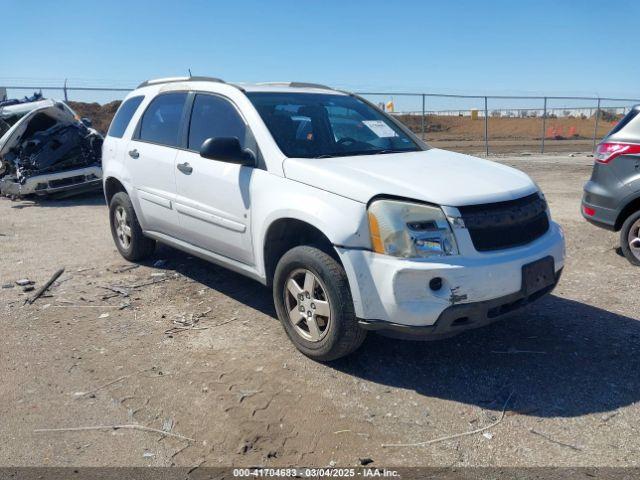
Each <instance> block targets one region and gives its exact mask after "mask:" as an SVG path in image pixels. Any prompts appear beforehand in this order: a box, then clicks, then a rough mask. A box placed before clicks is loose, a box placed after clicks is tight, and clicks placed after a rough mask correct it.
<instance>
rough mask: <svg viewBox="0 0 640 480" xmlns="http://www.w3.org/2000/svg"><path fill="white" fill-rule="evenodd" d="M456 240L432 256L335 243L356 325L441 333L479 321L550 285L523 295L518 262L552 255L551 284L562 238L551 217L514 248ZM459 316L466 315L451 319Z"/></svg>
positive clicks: (522, 302)
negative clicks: (433, 283) (488, 248)
mask: <svg viewBox="0 0 640 480" xmlns="http://www.w3.org/2000/svg"><path fill="white" fill-rule="evenodd" d="M459 244H460V246H461V255H459V256H452V257H445V258H440V259H437V260H431V259H429V260H423V259H421V260H409V259H400V258H394V257H390V256H388V255H380V254H377V253H373V252H370V251H366V250H355V249H347V248H337V251H338V254H339V255H340V258H341V260H342V263H343V265H344V267H345V270H346V272H347V276H348V278H349V284H350V287H351V293H352V297H353V300H354V307H355V311H356V316H357V317H358V318H359V319H360V324H361V326H363V327H364V328H368V329H375V330H381V329H382V330H391V331H395V332H405V333H408V334H410V335H416V334H417V335H418V336H420V335H424V336H448V335H451V334H453V333H457V332H459V331H463V330H466V329H469V328H475V327H479V326H482V325H486V324H488V323H490V322H492V321H494V320H498V319H499V318H502V317H503V316H504V315H506V314H507V313H510V312H511V311H513V310H515V309H516V308H518V307H520V306H524V305H525V304H527V303H530V302H531V301H533V300H535V299H536V298H538V297H539V296H542V294H544V293H548V292H549V291H551V289H552V288H553V287H554V286H555V284H554V285H552V286H551V287H550V288H547V289H546V290H547V291H546V292H542V291H541V292H536V293H534V294H532V295H529V296H525V295H524V294H523V293H521V290H522V267H523V266H524V265H526V264H529V263H532V262H535V261H536V260H539V259H541V258H543V257H546V256H551V257H553V259H554V264H555V274H556V282H557V279H558V278H559V275H560V272H561V270H562V268H563V266H564V254H565V247H564V235H563V233H562V229H561V228H560V226H559V225H557V224H556V223H554V222H551V226H550V228H549V231H548V232H547V233H546V234H544V235H543V236H542V237H540V238H539V239H537V240H535V241H534V242H531V243H530V244H528V245H524V246H522V247H517V248H511V249H506V250H501V251H495V252H484V253H479V252H476V251H475V250H474V249H473V248H472V247H470V240H469V242H467V241H465V240H462V242H459ZM435 277H440V278H441V279H442V288H440V289H439V290H437V291H433V290H431V289H430V288H429V282H430V280H431V279H433V278H435ZM538 293H539V294H540V295H538ZM496 309H497V310H496ZM500 309H502V310H500ZM465 317H466V318H467V320H464V321H458V322H456V320H459V319H463V318H465Z"/></svg>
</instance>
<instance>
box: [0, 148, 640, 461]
mask: <svg viewBox="0 0 640 480" xmlns="http://www.w3.org/2000/svg"><path fill="white" fill-rule="evenodd" d="M496 160H498V161H501V162H504V163H507V164H511V165H514V166H516V167H517V168H520V169H522V170H524V171H526V172H527V173H529V174H530V175H532V176H533V178H534V179H535V180H536V181H537V182H538V183H539V184H540V185H541V186H542V188H543V189H544V191H545V192H546V195H547V198H548V200H549V203H550V206H551V209H552V213H553V216H554V218H555V219H556V220H557V221H559V222H560V223H561V224H562V225H563V227H564V229H565V232H566V235H567V248H568V261H567V264H566V268H565V272H564V275H563V278H562V280H561V283H560V285H559V286H558V288H557V289H556V291H555V292H554V293H553V294H552V295H551V296H549V297H547V298H545V299H544V300H542V301H540V302H539V303H538V304H536V305H535V306H533V307H531V308H529V309H528V310H527V311H524V312H522V313H519V314H518V315H517V316H515V317H514V318H512V319H510V320H509V321H506V322H502V323H498V324H494V325H492V326H489V327H486V328H484V329H481V330H477V331H472V332H468V333H466V334H463V335H461V336H459V337H456V338H452V339H448V340H444V341H439V342H430V343H420V342H403V341H399V340H390V339H386V338H383V337H379V336H377V335H369V337H368V338H367V340H366V342H365V344H364V345H363V348H361V350H359V351H358V352H357V353H356V354H354V355H352V356H351V357H349V358H346V359H343V360H341V361H338V362H334V363H332V364H330V365H323V364H319V363H314V362H313V361H311V360H309V359H307V358H305V357H304V356H302V355H301V354H299V353H297V351H296V350H295V349H294V348H293V347H292V346H291V344H290V343H289V342H288V340H287V339H286V337H285V334H284V332H283V330H282V328H281V326H280V325H279V323H278V321H277V320H276V319H275V317H274V309H273V306H272V303H271V294H270V292H269V291H268V290H267V289H266V288H264V287H262V286H260V285H259V284H257V283H255V282H252V281H251V280H247V279H245V278H243V277H240V276H238V275H236V274H233V273H230V272H228V271H225V270H224V269H222V268H219V267H216V266H212V265H209V264H207V263H205V262H203V261H200V260H198V259H194V258H191V257H189V256H188V255H186V254H183V253H181V252H177V251H175V250H172V249H169V248H166V247H161V248H160V249H159V250H158V252H157V254H156V256H155V258H154V259H153V260H151V261H150V262H148V263H146V264H144V265H140V266H138V265H132V264H128V263H127V262H125V261H124V260H123V259H122V258H121V257H120V256H119V255H118V253H117V251H116V249H115V247H114V245H113V243H112V240H111V237H110V233H109V229H108V222H107V211H106V208H105V206H104V202H103V200H102V198H101V197H99V196H86V197H82V198H76V199H69V200H64V201H41V202H37V203H34V202H31V201H20V202H11V201H9V200H7V199H0V216H1V218H2V222H0V247H1V251H2V261H1V262H0V285H6V284H9V285H10V284H12V283H13V282H15V281H16V280H18V279H20V278H23V277H27V278H30V279H33V280H35V281H36V282H37V283H36V287H38V286H40V285H42V284H43V283H44V282H45V281H46V280H47V279H48V278H49V276H50V275H51V274H52V273H53V272H54V271H55V270H57V269H58V268H60V267H63V266H64V267H65V268H66V271H65V273H64V274H63V275H62V277H60V279H59V281H58V282H56V283H55V284H54V286H53V287H52V289H51V291H50V294H49V296H45V297H42V298H41V299H39V300H38V301H36V302H35V303H34V304H33V305H23V303H24V299H25V298H26V294H25V293H23V292H22V289H21V288H19V287H17V286H14V287H13V288H2V289H0V326H1V328H2V335H3V341H2V342H0V359H1V362H2V365H1V366H2V368H0V465H2V466H9V465H13V466H16V465H38V466H40V465H55V466H68V465H74V466H143V465H155V466H164V465H180V466H191V465H200V464H201V465H204V466H229V465H236V466H249V465H264V466H285V465H315V466H326V465H330V464H331V462H335V464H336V465H340V466H356V465H359V464H360V461H359V459H361V458H365V457H369V458H371V459H373V464H371V466H378V465H384V466H427V465H431V466H435V465H438V466H445V465H447V466H448V465H456V466H471V465H474V466H475V465H482V466H560V465H562V466H629V465H633V466H638V465H640V455H639V453H640V435H639V433H640V432H639V427H638V425H639V420H640V405H639V404H638V400H640V376H639V375H638V371H639V370H640V369H639V367H640V357H639V353H640V348H639V345H640V322H639V321H638V320H639V319H640V313H639V312H640V310H639V308H638V307H639V306H640V297H639V296H638V294H637V291H638V286H639V285H640V269H638V268H634V267H632V266H631V265H629V264H628V263H627V262H626V260H625V259H624V258H622V257H621V256H620V255H619V254H618V253H617V252H616V247H617V235H615V234H613V233H609V232H606V231H603V230H600V229H597V228H595V227H592V226H590V225H589V224H587V223H586V222H585V221H583V220H582V218H581V217H580V213H579V200H580V195H581V187H582V184H583V183H584V181H585V180H586V179H587V178H588V176H589V172H590V170H591V162H592V159H590V158H588V157H586V156H577V157H572V158H571V157H568V156H562V157H560V156H543V157H536V156H528V157H519V158H512V157H499V158H496ZM157 260H163V261H164V262H160V264H159V265H156V266H154V262H156V261H157ZM113 286H119V287H121V292H120V293H119V292H116V291H113V290H109V289H108V288H105V287H113ZM122 289H125V290H122ZM174 321H183V322H186V323H189V322H194V321H195V322H196V325H197V326H198V327H199V328H201V329H199V330H196V329H194V330H188V331H187V330H183V331H174V333H171V332H168V330H169V329H170V328H171V327H173V326H175V324H174ZM507 400H508V402H507ZM505 402H507V403H506V409H505V415H504V418H502V416H501V412H502V410H503V408H504V406H505ZM501 419H502V421H501V422H500V423H498V424H497V425H495V426H494V427H492V428H490V429H488V430H486V431H485V432H484V435H483V434H482V433H480V434H475V435H469V436H464V437H460V438H456V439H452V440H447V441H443V442H440V443H437V444H433V445H428V446H421V447H387V448H385V447H383V446H382V445H383V444H395V443H407V442H420V441H425V440H431V439H435V438H438V437H442V436H447V435H452V434H457V433H461V432H467V431H471V430H474V429H479V428H482V427H484V426H487V425H491V424H492V423H495V422H497V421H499V420H501ZM123 424H137V425H143V426H146V427H150V428H154V429H160V430H163V429H164V430H166V431H170V432H171V433H173V434H177V435H181V436H184V437H188V438H190V439H193V441H189V440H185V439H183V438H179V437H176V436H161V435H159V434H157V433H155V432H151V431H141V430H130V429H118V430H113V429H106V430H102V431H93V430H91V431H65V432H38V431H36V430H38V429H48V428H54V429H55V428H70V427H87V426H109V425H123Z"/></svg>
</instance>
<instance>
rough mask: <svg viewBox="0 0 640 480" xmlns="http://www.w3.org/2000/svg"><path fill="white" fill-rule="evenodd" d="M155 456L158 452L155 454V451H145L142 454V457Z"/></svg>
mask: <svg viewBox="0 0 640 480" xmlns="http://www.w3.org/2000/svg"><path fill="white" fill-rule="evenodd" d="M155 456H156V454H155V453H153V452H144V453H143V454H142V458H153V457H155Z"/></svg>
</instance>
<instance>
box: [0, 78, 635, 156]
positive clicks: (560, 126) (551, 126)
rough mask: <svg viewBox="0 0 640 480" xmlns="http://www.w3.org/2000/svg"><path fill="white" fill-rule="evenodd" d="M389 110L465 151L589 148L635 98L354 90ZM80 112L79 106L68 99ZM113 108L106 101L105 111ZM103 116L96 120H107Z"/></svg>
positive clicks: (99, 97)
mask: <svg viewBox="0 0 640 480" xmlns="http://www.w3.org/2000/svg"><path fill="white" fill-rule="evenodd" d="M2 88H4V89H6V92H7V96H8V98H12V97H20V96H24V95H25V92H29V93H32V92H34V91H35V92H41V93H42V94H43V95H44V96H45V97H46V98H60V99H64V100H65V101H67V102H82V103H89V104H93V105H90V106H86V112H88V113H89V114H88V115H87V116H89V117H91V115H92V114H94V115H95V114H97V113H96V112H99V110H100V108H99V106H98V105H95V104H96V103H97V104H100V105H104V104H108V103H110V102H113V101H118V100H121V99H122V98H123V97H124V96H125V95H126V94H127V93H128V92H130V91H131V90H132V89H131V88H124V87H123V88H110V87H92V86H72V85H68V84H67V83H66V82H65V83H64V84H63V85H59V86H56V85H41V86H26V85H10V86H6V87H1V86H0V91H1V90H2ZM357 93H358V94H359V95H361V96H363V97H364V98H366V99H368V100H369V101H371V102H372V103H374V104H376V105H378V106H380V107H381V108H383V109H384V110H386V111H387V112H388V113H391V114H392V115H395V116H396V117H397V118H398V119H399V120H401V121H402V122H403V123H405V124H406V125H407V126H408V127H409V128H411V130H413V131H414V132H415V133H416V134H418V135H419V136H421V137H422V138H423V139H424V140H425V141H427V142H429V144H431V145H433V146H435V147H439V148H445V149H448V150H453V151H459V152H465V153H476V154H477V153H484V154H485V155H489V154H500V153H524V152H527V153H548V152H589V151H592V150H593V149H594V148H595V146H596V144H597V142H598V141H599V139H601V138H602V137H603V136H605V135H606V134H607V132H608V131H609V130H610V129H611V128H612V127H613V126H614V125H615V124H616V123H617V122H618V121H619V120H620V118H622V116H624V115H625V114H626V113H627V112H628V111H629V109H630V108H631V107H632V106H633V105H634V104H637V103H640V99H633V98H606V97H559V96H502V95H487V96H482V95H453V94H437V93H406V92H395V93H391V92H357ZM74 106H75V108H76V109H78V110H83V111H82V112H79V113H81V114H84V113H85V110H84V109H85V106H84V105H82V104H74ZM114 111H115V109H114V108H111V109H109V112H110V113H108V115H112V114H113V112H114ZM108 121H110V118H107V119H105V120H104V121H103V122H101V123H100V125H104V124H105V123H106V124H107V125H108Z"/></svg>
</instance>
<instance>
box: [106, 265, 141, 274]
mask: <svg viewBox="0 0 640 480" xmlns="http://www.w3.org/2000/svg"><path fill="white" fill-rule="evenodd" d="M139 267H140V265H125V266H123V267H120V268H117V269H115V270H111V271H112V272H113V273H124V272H128V271H129V270H133V269H135V268H139Z"/></svg>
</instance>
